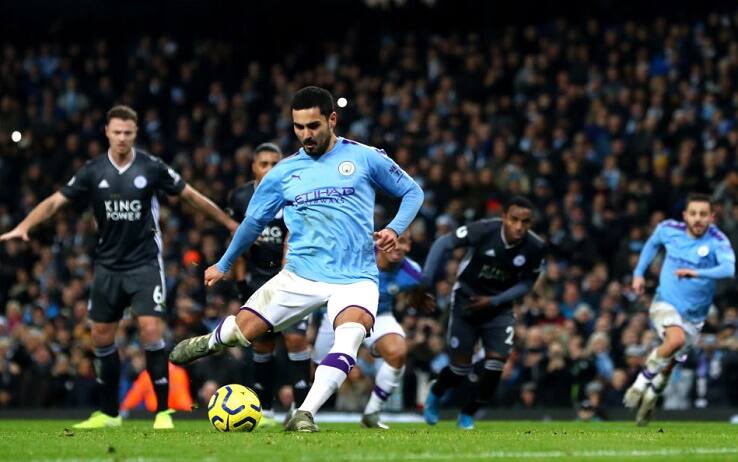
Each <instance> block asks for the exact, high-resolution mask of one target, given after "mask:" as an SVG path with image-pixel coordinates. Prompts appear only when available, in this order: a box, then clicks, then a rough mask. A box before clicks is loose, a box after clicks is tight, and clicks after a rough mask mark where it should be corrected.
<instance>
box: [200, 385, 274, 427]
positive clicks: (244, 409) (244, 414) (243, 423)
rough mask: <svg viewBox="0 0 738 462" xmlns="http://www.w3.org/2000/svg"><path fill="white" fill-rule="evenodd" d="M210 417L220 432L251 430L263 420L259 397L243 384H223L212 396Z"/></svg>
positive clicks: (209, 408) (209, 409)
mask: <svg viewBox="0 0 738 462" xmlns="http://www.w3.org/2000/svg"><path fill="white" fill-rule="evenodd" d="M208 419H210V423H211V424H213V427H215V429H216V430H218V431H219V432H250V431H252V430H253V429H255V428H256V427H257V426H258V425H259V421H260V420H261V403H260V402H259V397H258V396H256V393H254V391H253V390H252V389H251V388H248V387H244V386H243V385H238V384H231V385H225V386H222V387H220V388H218V391H216V392H215V394H213V396H212V397H211V398H210V403H209V404H208Z"/></svg>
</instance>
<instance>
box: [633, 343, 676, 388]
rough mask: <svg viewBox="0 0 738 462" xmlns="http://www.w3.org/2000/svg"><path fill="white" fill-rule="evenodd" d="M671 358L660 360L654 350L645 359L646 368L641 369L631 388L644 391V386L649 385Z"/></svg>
mask: <svg viewBox="0 0 738 462" xmlns="http://www.w3.org/2000/svg"><path fill="white" fill-rule="evenodd" d="M670 361H671V358H662V357H660V356H659V354H658V352H657V349H656V348H654V349H653V351H651V354H649V355H648V358H647V359H646V366H645V367H644V368H643V370H642V371H641V373H640V374H638V377H637V378H636V381H635V382H634V383H633V386H634V387H635V388H636V389H638V390H641V391H643V390H645V389H646V386H647V385H648V384H649V383H651V381H652V380H654V379H655V378H656V376H657V375H658V374H659V372H661V371H662V370H663V369H664V368H665V367H666V366H668V365H669V362H670Z"/></svg>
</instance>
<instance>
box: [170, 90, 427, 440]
mask: <svg viewBox="0 0 738 462" xmlns="http://www.w3.org/2000/svg"><path fill="white" fill-rule="evenodd" d="M292 123H293V128H294V131H295V135H296V136H297V138H298V139H299V141H300V144H302V148H301V149H300V150H299V151H298V152H297V153H295V154H294V155H292V156H290V157H288V158H286V159H284V160H282V161H281V162H279V163H278V164H277V165H276V166H275V167H274V168H272V170H270V171H269V173H268V174H267V175H266V176H265V177H264V178H263V179H262V181H261V183H259V186H258V187H257V188H256V191H255V192H254V196H253V197H252V199H251V202H250V203H249V207H248V209H247V211H246V217H245V218H244V220H243V222H242V223H241V224H240V225H239V227H238V229H237V230H236V234H235V235H234V236H233V240H232V241H231V243H230V245H229V246H228V249H227V250H226V252H225V254H224V255H223V257H222V258H221V259H220V260H219V261H218V262H217V263H216V264H215V265H213V266H211V267H210V268H208V269H207V270H206V272H205V284H206V285H207V286H212V285H213V284H215V283H216V282H218V281H220V280H221V279H223V278H224V277H225V275H226V273H228V271H230V269H231V267H232V266H233V263H234V262H235V261H236V259H237V258H238V257H239V256H240V255H241V254H242V253H243V252H244V251H246V250H247V249H248V248H249V246H251V244H252V243H253V242H254V241H255V240H256V238H257V237H258V236H259V235H260V234H261V232H262V230H263V229H264V227H265V226H266V224H267V223H269V221H270V220H271V219H272V218H274V216H275V215H276V214H277V212H278V211H279V210H280V209H282V208H283V209H284V220H285V224H286V225H287V229H288V230H289V238H288V241H287V242H288V251H287V263H286V265H285V267H284V268H283V269H282V270H281V271H280V272H279V273H278V274H277V275H276V276H274V277H273V278H272V279H270V280H269V281H268V282H267V283H266V284H264V285H263V286H262V287H261V288H259V290H257V291H256V292H255V293H254V294H253V295H252V296H251V297H250V298H249V299H248V301H247V302H246V304H245V305H244V306H243V307H242V308H241V310H240V311H239V312H238V314H237V315H236V316H233V315H231V316H228V317H227V318H226V319H224V320H223V322H222V323H221V324H220V325H218V327H217V328H216V329H215V331H214V332H211V333H209V334H207V335H203V336H200V337H195V338H191V339H187V340H184V341H182V342H180V343H179V344H178V345H177V346H176V347H175V348H174V350H172V353H171V355H170V359H171V361H172V362H173V363H175V364H188V363H190V362H191V361H194V360H195V359H197V358H201V357H203V356H207V355H209V354H212V353H215V352H218V351H221V350H223V349H225V348H227V347H230V346H235V345H238V344H240V345H244V346H248V345H250V344H251V342H252V341H254V340H255V339H257V338H259V337H260V336H261V335H263V334H264V333H266V332H281V331H282V330H284V329H285V328H286V327H288V326H290V325H292V324H294V323H295V322H298V321H299V320H300V319H302V318H304V317H305V316H306V315H307V314H309V313H311V312H313V311H314V310H316V309H318V308H320V307H321V306H323V305H327V316H328V319H329V320H330V322H331V325H332V326H333V327H334V330H335V337H336V341H335V343H334V344H333V347H332V348H331V350H330V352H329V353H328V354H327V355H326V357H325V359H323V361H322V362H321V364H320V365H319V366H318V368H317V369H316V371H315V380H314V382H313V386H312V388H311V389H310V391H309V392H308V395H307V397H306V398H305V401H303V403H302V404H301V405H300V407H299V408H298V410H297V411H295V413H294V414H293V415H292V417H291V418H290V420H289V422H288V423H287V425H286V429H287V430H288V431H300V432H314V431H318V427H317V426H316V425H315V423H314V421H313V416H314V415H315V413H316V411H317V410H318V409H319V408H320V407H321V406H322V405H323V403H325V401H326V400H327V399H328V398H329V397H330V396H331V395H332V394H333V393H334V392H335V391H336V390H337V389H338V387H340V386H341V384H342V383H343V381H344V380H345V379H346V376H347V375H348V373H349V372H350V371H351V369H352V368H353V367H354V365H355V364H356V353H357V351H358V349H359V346H360V345H361V343H362V342H363V341H364V339H365V338H366V337H367V334H369V333H370V332H371V329H372V326H373V325H374V318H375V316H376V312H377V303H378V299H379V291H378V289H377V283H378V278H379V275H378V270H377V263H376V259H375V256H374V249H375V246H376V248H378V249H379V250H380V251H382V252H388V251H391V250H392V249H394V248H395V246H396V245H397V237H398V236H399V235H401V234H402V233H403V232H404V231H405V229H407V227H408V226H409V225H410V223H411V221H412V220H413V219H414V218H415V215H416V214H417V212H418V210H419V209H420V206H421V204H422V202H423V191H422V190H421V189H420V187H419V186H418V185H417V183H415V181H413V179H412V178H410V176H408V174H407V173H405V172H404V171H403V170H402V169H401V168H400V167H399V166H398V165H397V164H396V163H395V162H394V161H393V160H392V159H390V158H389V157H388V156H387V154H385V153H384V151H382V150H380V149H376V148H373V147H369V146H365V145H363V144H360V143H357V142H355V141H351V140H347V139H345V138H341V137H337V136H336V135H335V133H334V129H335V127H336V112H335V109H334V104H333V96H332V95H331V94H330V93H329V92H328V91H327V90H324V89H322V88H318V87H306V88H303V89H301V90H300V91H298V92H297V93H296V94H295V96H294V98H293V100H292ZM375 186H378V187H380V188H382V189H383V190H385V191H386V192H387V193H389V194H391V195H393V196H396V197H401V198H402V201H401V203H400V207H399V210H398V212H397V215H396V216H395V217H394V219H393V220H392V221H391V222H390V223H389V224H388V225H387V227H385V228H384V229H382V230H381V231H378V232H373V231H374V223H373V221H374V201H375V190H374V187H375Z"/></svg>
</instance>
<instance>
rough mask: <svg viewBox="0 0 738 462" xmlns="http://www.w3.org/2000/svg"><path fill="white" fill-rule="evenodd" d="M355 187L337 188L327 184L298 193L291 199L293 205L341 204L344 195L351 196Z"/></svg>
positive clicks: (344, 199)
mask: <svg viewBox="0 0 738 462" xmlns="http://www.w3.org/2000/svg"><path fill="white" fill-rule="evenodd" d="M355 192H356V189H354V188H350V187H346V188H339V187H334V186H329V187H327V188H318V189H314V190H312V191H309V192H306V193H302V194H298V195H297V196H295V200H294V201H293V202H294V204H295V205H298V206H299V205H313V204H343V203H344V202H345V201H346V197H348V196H353V195H354V193H355Z"/></svg>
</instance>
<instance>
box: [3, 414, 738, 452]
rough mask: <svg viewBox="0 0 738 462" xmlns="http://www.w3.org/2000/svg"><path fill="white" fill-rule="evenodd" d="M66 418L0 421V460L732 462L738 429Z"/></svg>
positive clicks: (719, 426)
mask: <svg viewBox="0 0 738 462" xmlns="http://www.w3.org/2000/svg"><path fill="white" fill-rule="evenodd" d="M73 423H74V422H73V421H67V420H4V421H0V460H17V461H29V462H30V461H52V460H55V461H62V460H63V461H71V460H95V461H165V460H175V461H212V462H216V461H241V462H262V461H264V462H267V461H268V462H288V461H301V462H323V461H327V462H338V461H348V460H357V461H366V462H371V461H402V460H407V461H436V460H437V461H463V462H466V461H479V460H541V461H543V460H566V461H567V462H568V461H571V460H611V461H618V460H624V459H628V460H649V461H654V460H670V461H673V460H700V461H703V460H715V461H718V460H719V461H726V460H737V461H738V426H735V425H730V424H727V423H726V424H722V423H685V422H655V423H654V424H652V425H651V426H649V427H647V428H638V427H636V426H635V424H633V423H632V422H628V423H625V422H618V423H579V422H494V421H484V422H478V423H477V429H476V430H474V431H471V432H463V431H460V430H457V429H456V427H455V426H454V423H453V422H441V423H440V424H439V425H437V426H435V427H428V426H426V425H423V424H393V425H392V429H391V430H390V431H376V430H371V431H370V430H364V429H361V428H359V427H358V425H356V424H322V425H321V432H320V433H317V434H295V433H284V432H281V431H279V430H269V431H267V430H261V431H260V430H257V431H255V432H253V433H218V432H216V431H215V430H214V429H213V428H212V427H211V426H210V423H209V422H207V421H197V420H179V421H176V426H177V428H176V429H175V430H172V431H159V432H154V431H153V430H152V429H151V424H152V422H151V421H145V420H128V421H125V422H124V424H123V428H120V429H111V430H102V431H100V430H97V431H94V430H71V426H72V424H73Z"/></svg>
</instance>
